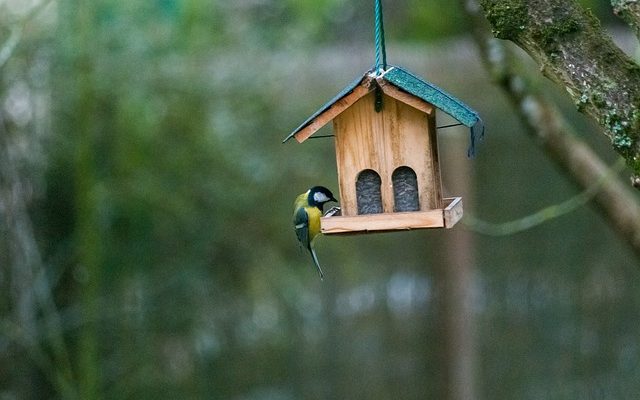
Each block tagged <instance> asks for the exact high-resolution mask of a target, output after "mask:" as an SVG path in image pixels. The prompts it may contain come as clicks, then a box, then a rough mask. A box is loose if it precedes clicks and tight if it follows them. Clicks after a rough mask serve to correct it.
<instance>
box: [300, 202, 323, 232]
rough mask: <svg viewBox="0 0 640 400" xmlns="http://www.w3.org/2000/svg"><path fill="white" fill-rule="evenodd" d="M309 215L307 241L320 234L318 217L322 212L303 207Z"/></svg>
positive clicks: (315, 208) (314, 208)
mask: <svg viewBox="0 0 640 400" xmlns="http://www.w3.org/2000/svg"><path fill="white" fill-rule="evenodd" d="M304 209H305V210H306V211H307V215H309V240H313V238H315V237H316V236H317V235H318V234H319V233H320V217H322V212H321V211H320V210H319V209H318V208H317V207H305V208H304Z"/></svg>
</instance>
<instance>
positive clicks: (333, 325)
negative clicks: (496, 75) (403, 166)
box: [0, 0, 640, 400]
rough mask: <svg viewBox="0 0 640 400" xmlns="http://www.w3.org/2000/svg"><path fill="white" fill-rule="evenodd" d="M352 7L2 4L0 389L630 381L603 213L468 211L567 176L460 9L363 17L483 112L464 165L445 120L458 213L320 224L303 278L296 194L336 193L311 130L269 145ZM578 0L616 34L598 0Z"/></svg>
mask: <svg viewBox="0 0 640 400" xmlns="http://www.w3.org/2000/svg"><path fill="white" fill-rule="evenodd" d="M372 3H373V2H371V1H364V0H357V1H356V0H354V1H346V0H283V1H271V0H236V1H215V0H152V1H146V2H143V1H125V0H94V1H79V0H0V399H1V400H9V399H44V398H59V399H96V398H105V399H125V398H132V399H134V398H135V399H160V398H163V399H183V398H191V399H198V398H211V399H234V400H241V399H256V400H289V399H303V398H304V399H369V400H374V399H391V398H402V399H423V398H451V399H453V398H457V399H462V398H467V399H468V398H481V399H539V398H554V399H575V398H599V399H620V398H639V397H640V369H639V368H638V365H639V364H640V342H639V341H638V338H640V291H639V290H637V288H638V287H640V269H639V268H638V264H639V263H638V259H637V258H635V255H634V253H633V252H632V251H631V250H630V249H629V248H628V247H627V245H626V244H625V243H624V242H623V241H622V240H621V239H620V237H618V236H616V235H615V233H614V232H613V231H612V230H611V229H610V228H609V227H608V225H607V224H606V223H605V221H604V220H603V219H602V218H601V217H600V216H599V214H598V213H596V212H595V211H594V210H592V209H591V208H590V207H589V205H588V204H587V205H585V206H583V207H579V208H578V209H576V210H575V211H573V212H571V213H568V214H566V215H563V216H561V217H558V218H554V219H550V220H548V221H546V222H545V223H544V224H541V225H539V226H536V227H533V228H531V229H529V230H526V231H523V232H519V233H514V234H510V235H503V236H495V237H494V236H487V235H484V234H481V232H478V227H479V226H481V224H480V225H479V223H478V220H481V221H488V222H490V223H498V222H504V221H509V220H514V219H518V218H521V217H523V216H526V215H529V214H531V213H533V212H536V211H538V210H540V209H542V208H544V207H547V206H549V205H553V204H558V203H561V202H563V201H565V200H567V199H570V198H572V197H573V196H576V195H577V194H579V193H580V192H581V189H579V188H577V187H576V186H574V185H573V184H571V183H570V182H568V181H567V180H566V178H565V177H564V175H562V174H561V173H560V172H559V171H558V170H557V169H556V168H555V167H554V165H553V164H552V163H550V162H549V161H548V160H547V158H546V157H545V155H544V153H543V152H542V151H541V150H540V149H539V148H538V147H536V145H535V144H534V142H533V141H532V140H531V139H530V138H529V137H527V136H526V135H525V134H524V133H523V132H522V127H521V126H520V125H519V123H518V119H517V118H516V117H514V115H513V110H512V109H511V107H510V105H509V103H508V102H507V101H506V100H505V98H504V96H503V95H502V93H501V92H500V91H499V89H497V88H496V87H494V85H493V84H492V82H491V79H490V78H489V76H488V74H487V73H485V71H484V70H483V67H482V63H481V62H480V58H479V55H478V52H477V50H476V48H475V47H474V44H473V41H472V40H471V39H470V38H469V35H468V32H467V29H468V28H467V27H468V25H469V24H468V23H467V21H466V19H465V18H466V17H465V13H464V10H463V9H462V7H461V5H460V4H459V3H458V2H451V1H448V0H429V1H423V0H398V1H394V2H389V1H387V2H385V28H386V33H387V54H388V60H389V62H390V63H391V64H398V65H402V66H404V67H407V68H408V69H409V70H411V71H413V72H414V73H416V74H418V75H420V76H422V77H424V78H426V79H428V80H429V81H431V82H434V83H435V84H436V85H438V86H441V87H443V88H445V89H446V90H447V91H449V92H450V93H452V94H454V95H456V96H457V97H459V98H461V99H463V100H464V101H465V102H466V103H467V104H469V105H470V106H471V107H473V108H474V109H476V110H477V111H479V112H480V114H481V115H482V117H483V119H484V121H485V124H486V127H487V136H486V140H485V141H484V143H482V144H481V145H480V146H479V148H478V155H477V157H476V158H475V159H472V160H470V159H467V158H466V148H467V145H468V132H467V130H466V129H462V128H460V127H458V128H450V129H442V130H440V134H439V138H440V150H441V156H442V159H443V162H442V164H443V166H442V168H443V175H444V176H443V179H444V186H445V194H448V195H459V196H463V197H464V201H465V214H466V216H465V218H464V219H463V221H462V222H461V223H459V224H458V225H457V226H456V227H455V228H454V229H452V230H427V231H413V232H401V233H393V234H376V235H364V236H349V237H325V238H321V239H320V240H318V242H317V246H316V247H317V251H318V255H319V258H320V260H321V262H322V263H323V267H324V270H325V274H326V278H325V280H324V281H323V282H321V281H319V280H318V277H317V274H316V272H315V271H314V269H313V267H312V264H311V259H310V257H309V255H308V254H306V253H305V252H303V251H301V250H299V248H298V245H297V243H296V240H295V235H294V233H293V228H292V226H291V212H292V202H293V199H294V197H295V196H296V195H297V194H298V193H301V192H303V191H305V190H306V189H307V188H308V187H309V186H312V185H316V184H321V185H325V186H328V187H329V188H331V189H332V190H334V193H337V181H336V170H335V156H334V149H333V141H332V139H318V140H310V141H308V142H306V143H304V144H303V145H298V144H297V143H287V144H285V145H283V144H282V143H281V140H282V139H283V138H284V137H285V136H286V135H287V134H288V133H289V132H290V131H292V130H293V129H294V128H295V127H296V126H297V125H298V124H299V123H300V122H302V121H303V120H304V119H306V117H307V116H309V115H310V114H311V113H313V112H314V111H315V110H316V109H317V108H318V107H319V106H320V105H321V104H323V103H324V102H326V101H327V100H328V99H329V98H331V97H332V96H333V95H335V94H336V93H337V92H338V91H339V90H340V89H342V88H343V87H344V86H345V85H346V84H347V83H348V82H350V81H352V80H353V79H354V78H356V77H358V76H361V74H362V73H364V72H365V71H366V70H367V69H369V68H370V67H371V66H372V65H373V62H374V53H373V4H372ZM582 3H583V4H584V5H585V6H588V7H591V8H592V9H593V11H594V13H596V14H597V15H598V16H599V17H600V18H601V19H602V21H603V22H604V24H605V25H606V26H607V28H608V29H609V30H610V31H611V32H612V34H613V35H614V36H615V37H616V40H617V41H618V42H620V43H621V44H622V45H623V46H625V48H626V49H627V50H628V51H629V53H630V54H632V55H633V54H635V51H636V43H635V42H634V41H633V39H630V38H631V35H630V33H629V32H628V31H627V29H626V27H625V26H623V25H622V24H621V23H620V22H619V21H618V20H617V19H616V18H614V17H613V15H612V12H611V9H610V5H608V2H607V1H604V0H592V1H586V0H585V1H582ZM523 58H524V57H523ZM525 64H526V61H525ZM531 69H532V71H531V72H532V75H531V76H532V77H533V84H534V87H535V88H536V90H538V91H540V92H543V93H545V94H546V95H547V96H550V97H552V98H555V99H556V100H557V101H558V102H559V104H560V105H561V107H562V109H563V110H564V113H565V116H566V117H567V118H569V119H571V120H572V121H573V123H574V124H575V125H576V126H577V127H578V128H577V129H578V131H579V132H580V134H581V137H582V138H583V139H585V140H587V141H588V142H589V143H591V144H593V146H594V148H596V149H597V150H598V151H599V152H600V153H601V156H602V157H603V158H604V159H606V160H607V162H609V163H610V164H614V163H615V162H616V157H615V155H614V154H613V151H611V149H610V146H609V143H608V142H607V141H606V140H605V139H604V138H603V136H602V135H600V134H599V133H598V128H597V127H596V126H595V125H593V124H592V123H590V122H589V121H588V120H587V119H586V118H585V117H584V116H582V115H580V114H578V113H577V112H576V111H575V107H574V105H573V104H571V103H570V102H569V101H566V100H563V99H564V97H563V94H562V92H561V91H560V90H558V89H556V88H555V87H553V86H552V85H551V84H550V83H549V82H547V81H545V79H544V78H542V77H541V76H539V74H538V73H537V71H536V70H535V68H531ZM440 117H442V118H440V124H445V123H447V122H450V121H449V120H447V118H448V117H446V116H445V115H440ZM326 129H329V130H326V133H330V128H326ZM622 174H623V175H624V174H625V173H624V172H623V173H622ZM636 198H637V196H636ZM471 217H474V218H471Z"/></svg>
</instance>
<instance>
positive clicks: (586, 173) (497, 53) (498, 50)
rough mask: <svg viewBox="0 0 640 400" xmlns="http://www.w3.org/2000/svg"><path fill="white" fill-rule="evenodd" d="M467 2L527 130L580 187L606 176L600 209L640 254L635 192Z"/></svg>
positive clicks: (485, 51) (492, 67)
mask: <svg viewBox="0 0 640 400" xmlns="http://www.w3.org/2000/svg"><path fill="white" fill-rule="evenodd" d="M462 1H463V2H464V0H462ZM466 6H467V7H466V10H467V12H468V14H469V16H470V17H471V22H472V24H471V25H472V30H473V35H474V38H475V40H476V42H477V44H478V46H479V48H480V50H481V55H482V58H483V61H484V63H485V65H486V66H487V69H488V70H489V71H490V73H491V74H492V76H493V78H494V79H495V80H496V82H497V83H498V84H499V86H500V87H501V88H502V89H503V90H504V93H505V94H506V95H507V97H508V99H509V100H510V102H511V103H512V104H513V106H514V109H515V110H516V112H517V113H518V116H519V118H520V120H521V122H522V124H523V126H524V127H525V129H526V131H527V133H528V134H529V135H530V136H532V137H534V138H535V139H536V141H535V142H536V143H537V144H539V145H540V146H541V147H542V148H543V149H544V150H545V152H546V154H547V155H548V156H549V157H550V158H551V159H552V160H553V161H554V162H555V163H556V164H557V165H558V166H559V167H560V168H561V170H562V171H563V172H565V173H566V175H567V176H569V177H570V178H571V179H572V180H573V181H574V182H575V183H577V184H578V185H579V186H580V187H582V188H585V189H586V188H589V187H591V185H593V183H594V182H599V181H602V182H603V184H602V187H601V189H600V191H599V192H598V193H597V194H596V195H595V197H594V202H595V204H596V206H597V209H598V211H599V212H600V213H601V214H602V216H603V217H605V219H606V220H607V221H608V223H609V225H610V226H611V227H613V228H614V230H615V231H616V232H617V233H618V234H619V236H620V237H621V238H622V239H623V240H625V241H626V242H627V243H628V244H629V246H630V247H631V248H632V249H633V251H634V252H635V254H636V255H637V256H638V257H639V258H640V204H639V203H638V201H637V200H636V198H635V196H634V193H632V191H631V190H630V189H628V187H627V186H626V185H623V184H622V183H621V182H620V180H618V179H613V178H611V177H610V176H608V174H609V168H608V167H607V166H606V164H605V163H604V162H603V161H602V160H600V158H599V157H598V156H597V155H596V154H595V153H594V152H593V151H592V150H591V148H590V147H589V146H588V145H587V144H586V143H585V142H584V141H582V140H581V139H580V138H579V137H578V136H577V135H576V134H575V133H574V132H573V131H572V129H571V127H570V125H569V124H568V123H567V121H566V120H565V119H564V118H563V117H562V116H561V114H560V113H559V112H558V111H557V109H556V107H555V106H554V105H553V104H551V103H549V102H548V101H547V100H546V99H544V98H543V97H541V96H539V95H537V94H533V93H531V92H530V90H529V87H528V85H527V83H526V81H525V79H523V78H522V77H521V76H519V75H518V74H517V73H516V72H515V68H514V67H513V63H512V60H513V57H512V55H511V54H510V52H509V51H508V49H507V48H506V46H504V44H503V43H502V42H500V41H497V40H495V39H493V38H491V37H490V36H489V35H488V29H487V27H486V24H485V21H484V19H483V18H482V16H481V15H480V12H479V11H480V10H479V8H478V7H477V3H476V2H475V1H474V0H469V1H466Z"/></svg>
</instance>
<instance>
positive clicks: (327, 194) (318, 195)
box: [308, 186, 338, 211]
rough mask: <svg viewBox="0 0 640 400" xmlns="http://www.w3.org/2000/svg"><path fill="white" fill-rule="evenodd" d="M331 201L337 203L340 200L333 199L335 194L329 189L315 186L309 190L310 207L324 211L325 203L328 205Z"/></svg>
mask: <svg viewBox="0 0 640 400" xmlns="http://www.w3.org/2000/svg"><path fill="white" fill-rule="evenodd" d="M330 201H335V202H337V201H338V200H336V199H335V197H333V193H331V191H330V190H329V189H327V188H326V187H324V186H314V187H312V188H311V189H309V199H308V202H309V205H310V206H312V207H318V208H319V209H320V211H322V207H323V206H324V203H328V202H330Z"/></svg>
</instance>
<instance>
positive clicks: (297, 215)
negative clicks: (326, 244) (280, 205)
mask: <svg viewBox="0 0 640 400" xmlns="http://www.w3.org/2000/svg"><path fill="white" fill-rule="evenodd" d="M330 201H333V202H337V201H338V200H336V199H335V197H333V193H331V191H330V190H329V189H327V188H326V187H324V186H313V187H312V188H310V189H309V190H307V191H306V192H304V193H302V194H300V195H298V197H296V200H295V202H294V203H293V226H294V228H295V231H296V236H297V237H298V241H299V242H300V245H302V246H304V247H305V248H306V249H307V250H309V253H311V258H312V259H313V263H314V264H315V266H316V268H317V269H318V275H320V279H321V280H322V279H324V274H323V273H322V268H320V263H319V262H318V256H316V252H315V250H314V248H313V240H314V239H315V238H316V237H317V236H318V234H319V233H320V217H322V213H323V207H324V204H325V203H328V202H330Z"/></svg>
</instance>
